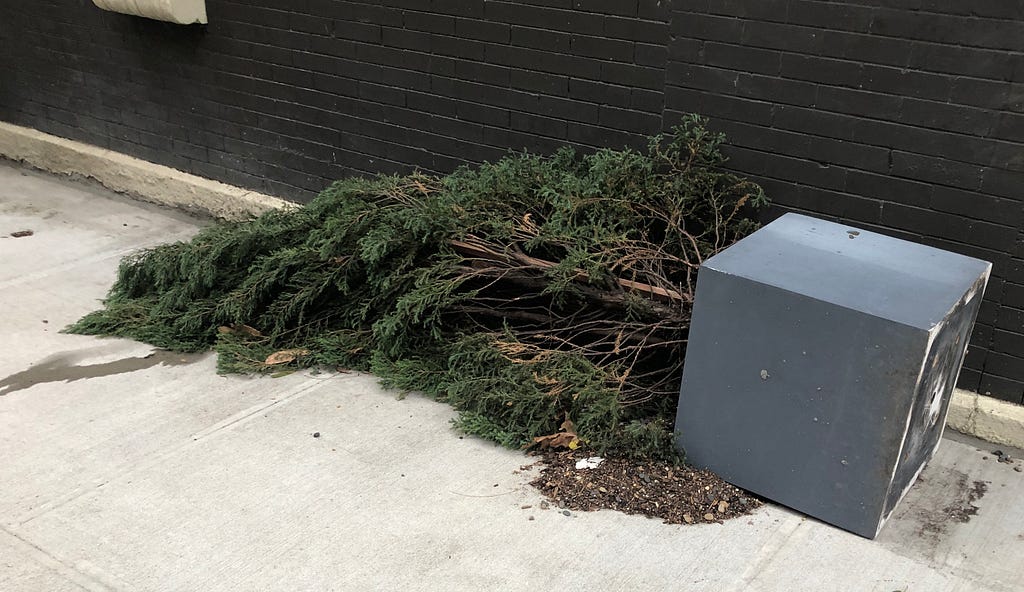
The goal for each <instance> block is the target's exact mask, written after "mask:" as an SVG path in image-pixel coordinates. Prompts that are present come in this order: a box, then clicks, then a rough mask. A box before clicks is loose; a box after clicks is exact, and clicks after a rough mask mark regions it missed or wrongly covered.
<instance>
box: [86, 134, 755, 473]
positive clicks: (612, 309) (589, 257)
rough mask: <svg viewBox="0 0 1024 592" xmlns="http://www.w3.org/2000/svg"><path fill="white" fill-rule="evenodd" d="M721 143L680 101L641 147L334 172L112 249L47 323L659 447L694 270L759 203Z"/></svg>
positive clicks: (599, 441) (499, 436)
mask: <svg viewBox="0 0 1024 592" xmlns="http://www.w3.org/2000/svg"><path fill="white" fill-rule="evenodd" d="M722 141H723V138H722V137H721V136H720V135H717V134H714V133H711V132H709V131H708V130H707V129H706V127H705V122H704V121H703V120H702V119H701V118H699V117H697V116H690V117H688V118H686V119H685V120H684V121H683V123H682V125H681V126H679V127H677V128H675V129H674V130H673V133H672V134H670V135H668V136H664V137H663V136H657V137H654V138H652V139H651V141H650V146H649V148H648V151H647V152H646V153H641V152H636V151H633V150H628V149H627V150H609V149H605V150H598V151H596V152H594V153H591V154H586V155H580V154H578V153H577V152H575V151H574V150H572V149H569V148H563V149H561V150H559V151H557V152H556V153H555V154H553V155H550V156H538V155H533V154H525V153H524V154H513V155H510V156H508V157H506V158H504V159H502V160H500V161H498V162H496V163H488V164H484V165H481V166H478V167H475V168H470V167H463V168H461V169H459V170H457V171H456V172H454V173H453V174H451V175H448V176H446V177H443V178H435V177H430V176H426V175H421V174H412V175H408V176H405V177H397V176H381V177H377V178H374V179H345V180H342V181H338V182H336V183H334V184H333V185H331V186H330V187H329V188H328V189H326V190H325V191H324V192H323V193H321V195H320V196H319V197H317V198H316V199H315V200H314V201H313V202H312V203H310V204H308V205H307V206H305V207H303V208H299V209H295V210H289V211H281V212H272V213H268V214H265V215H263V216H260V217H259V218H256V219H255V220H251V221H247V222H243V223H234V224H219V225H216V226H213V227H210V228H207V229H205V230H203V231H201V232H200V233H199V234H198V235H197V236H196V237H195V238H194V239H192V240H191V241H189V242H187V243H175V244H168V245H163V246H159V247H156V248H153V249H149V250H145V251H142V252H140V253H137V254H135V255H132V256H130V257H127V258H126V259H125V260H124V261H122V263H121V266H120V269H119V272H118V278H117V281H116V283H115V284H114V286H113V287H112V288H111V291H110V293H109V295H108V297H107V299H106V301H105V303H104V304H105V307H104V309H102V310H99V311H96V312H93V313H91V314H89V315H87V316H86V317H84V318H83V319H82V320H80V321H79V322H78V323H76V324H75V325H73V326H72V327H70V328H69V331H72V332H76V333H85V334H100V335H120V336H126V337H131V338H134V339H138V340H142V341H146V342H149V343H152V344H154V345H157V346H160V347H165V348H168V349H173V350H180V351H197V350H202V349H206V348H209V347H211V346H212V347H214V348H215V349H216V350H217V351H218V352H219V355H220V357H219V360H220V361H219V366H218V368H219V370H220V371H222V372H251V371H257V372H276V371H280V370H281V369H282V368H283V367H284V366H282V365H281V364H266V363H264V360H266V359H267V356H268V355H270V354H271V353H273V352H276V351H281V350H287V349H294V350H301V351H302V352H303V355H299V356H296V357H295V359H294V360H292V361H290V362H289V363H288V364H287V366H290V367H299V366H313V365H324V366H332V367H344V368H354V369H364V370H367V369H368V370H371V371H372V372H374V373H376V374H377V375H378V376H379V377H380V378H381V380H382V381H383V382H384V383H385V384H387V385H388V386H391V387H394V388H398V389H404V390H418V391H423V392H426V393H428V394H430V395H432V396H434V397H436V398H438V399H439V400H443V401H446V402H448V403H449V404H451V405H452V406H454V407H455V408H456V409H457V410H458V411H459V412H460V419H459V420H458V422H457V424H458V425H459V426H460V427H461V428H462V429H464V430H466V431H468V432H470V433H474V434H479V435H481V436H484V437H487V438H491V439H493V440H495V441H497V442H500V443H501V444H503V445H506V446H522V445H526V444H529V443H531V442H532V440H533V439H534V438H536V437H539V436H543V435H547V434H552V433H554V432H557V431H558V430H559V429H560V425H561V424H562V421H563V420H564V419H565V417H566V416H568V417H569V418H571V420H572V422H573V424H574V426H575V429H576V432H577V433H578V435H579V438H580V440H581V441H582V442H583V443H584V444H585V445H587V446H590V447H592V448H594V449H595V450H598V451H609V450H613V451H616V452H618V453H620V454H634V455H646V456H668V455H671V454H672V452H671V450H672V447H671V433H670V430H671V425H672V423H673V415H674V413H675V393H676V389H677V387H678V380H679V371H680V369H681V362H682V355H683V347H684V344H685V337H686V329H687V327H688V324H689V314H690V306H691V303H692V295H693V289H694V284H695V279H696V270H697V268H698V267H699V265H700V262H701V261H702V260H703V259H705V258H707V257H708V256H710V255H712V254H714V253H715V252H717V251H719V250H721V249H722V248H724V247H726V246H728V245H729V244H731V243H732V242H734V241H735V240H737V239H738V238H740V237H742V236H744V235H745V234H746V233H748V232H749V231H751V230H752V229H753V228H754V227H755V224H754V223H753V222H752V221H750V219H749V218H748V216H747V215H746V214H748V213H749V212H750V211H752V209H753V208H757V207H760V206H761V205H763V204H764V203H765V202H766V199H765V197H764V195H763V192H762V191H761V189H760V188H759V187H757V186H756V185H754V184H752V183H749V182H747V181H744V180H742V179H739V178H737V177H735V176H734V175H732V174H729V173H727V172H725V171H723V170H722V168H721V167H722V165H723V163H724V158H723V156H722V154H721V152H720V150H719V147H720V144H721V142H722Z"/></svg>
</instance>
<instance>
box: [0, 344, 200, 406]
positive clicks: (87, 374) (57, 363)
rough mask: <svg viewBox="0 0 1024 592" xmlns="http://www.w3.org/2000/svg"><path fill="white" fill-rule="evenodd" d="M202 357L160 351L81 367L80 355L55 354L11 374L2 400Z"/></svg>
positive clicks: (0, 389)
mask: <svg viewBox="0 0 1024 592" xmlns="http://www.w3.org/2000/svg"><path fill="white" fill-rule="evenodd" d="M200 355H201V354H180V353H175V352H171V351H166V350H157V351H154V352H153V353H151V354H149V355H146V356H142V357H132V358H123V359H120V360H114V361H112V362H104V363H101V364H89V365H85V366H78V365H76V364H75V362H77V361H78V360H79V359H80V358H81V356H82V354H81V352H66V353H60V354H55V355H52V356H50V357H48V358H44V359H43V360H41V361H40V362H38V363H36V364H33V365H32V366H30V367H29V368H28V369H26V370H22V371H21V372H17V373H15V374H11V375H10V376H8V377H7V378H4V379H3V380H0V397H2V396H4V395H8V394H10V393H13V392H15V391H20V390H24V389H27V388H29V387H32V386H35V385H37V384H42V383H44V382H73V381H75V380H82V379H85V378H98V377H100V376H113V375H115V374H125V373H128V372H135V371H137V370H145V369H146V368H152V367H153V366H159V365H163V366H180V365H182V364H190V363H192V362H194V361H196V360H198V359H199V357H200Z"/></svg>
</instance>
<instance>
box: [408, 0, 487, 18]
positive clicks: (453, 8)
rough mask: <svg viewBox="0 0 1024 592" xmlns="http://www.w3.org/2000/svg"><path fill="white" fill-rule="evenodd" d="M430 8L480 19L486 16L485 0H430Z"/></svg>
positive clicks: (444, 12)
mask: <svg viewBox="0 0 1024 592" xmlns="http://www.w3.org/2000/svg"><path fill="white" fill-rule="evenodd" d="M419 4H420V5H422V3H419ZM430 9H431V10H432V11H434V12H440V13H443V14H451V15H456V16H465V17H472V18H475V19H480V18H483V16H484V0H430Z"/></svg>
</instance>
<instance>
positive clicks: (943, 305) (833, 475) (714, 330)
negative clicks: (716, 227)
mask: <svg viewBox="0 0 1024 592" xmlns="http://www.w3.org/2000/svg"><path fill="white" fill-rule="evenodd" d="M990 270H991V264H990V263H988V262H985V261H981V260H978V259H973V258H970V257H965V256H962V255H958V254H954V253H949V252H946V251H942V250H939V249H934V248H931V247H926V246H922V245H918V244H914V243H911V242H907V241H902V240H898V239H895V238H890V237H887V236H883V235H880V234H876V233H872V232H867V231H864V230H859V229H856V228H853V227H849V226H845V225H840V224H834V223H831V222H827V221H823V220H817V219H814V218H810V217H807V216H802V215H797V214H787V215H785V216H783V217H782V218H780V219H778V220H776V221H775V222H773V223H771V224H769V225H767V226H765V227H764V228H762V229H761V230H759V231H757V232H755V233H754V234H752V235H750V236H749V237H747V238H745V239H743V240H741V241H740V242H738V243H737V244H735V245H733V246H732V247H730V248H728V249H726V250H725V251H723V252H721V253H719V254H718V255H716V256H714V257H712V258H710V259H708V260H707V261H705V262H704V264H703V265H702V267H701V271H700V275H699V279H698V283H697V290H696V298H695V304H694V310H693V321H692V325H691V328H690V335H689V344H688V347H687V353H686V361H685V366H684V370H683V379H682V388H681V392H680V399H679V414H678V417H677V420H676V430H677V432H678V433H679V437H678V440H677V445H678V446H680V447H681V448H683V449H685V451H686V454H687V459H688V460H689V461H690V462H692V463H693V464H695V465H696V466H699V467H704V468H709V469H711V470H713V471H715V472H716V473H718V474H719V475H721V476H722V477H723V478H724V479H726V480H727V481H729V482H731V483H733V484H734V485H737V486H739V487H743V488H745V489H748V490H750V491H753V492H755V493H758V494H760V495H763V496H765V497H767V498H769V499H771V500H773V501H776V502H778V503H781V504H783V505H786V506H789V507H791V508H794V509H796V510H799V511H801V512H804V513H806V514H809V515H811V516H814V517H815V518H819V519H821V520H823V521H825V522H828V523H831V524H834V525H836V526H839V527H841V528H844V529H846V530H849V531H852V532H854V533H857V534H859V535H862V536H865V537H869V538H873V537H875V536H876V535H877V534H878V532H879V531H880V530H881V528H882V525H883V524H884V523H885V521H886V519H887V518H888V517H889V516H890V515H891V514H892V512H893V510H894V509H895V507H896V505H897V503H898V502H899V500H900V499H902V497H903V495H904V494H905V493H906V492H907V490H908V489H909V488H910V486H911V485H912V484H913V482H914V480H915V479H916V478H917V475H918V474H919V473H920V471H921V469H922V468H923V467H924V465H925V464H926V463H927V462H928V460H929V459H930V458H931V456H932V454H933V453H934V451H935V449H936V447H937V446H938V442H939V439H940V437H941V435H942V430H943V426H944V425H945V417H946V411H947V409H948V406H949V401H950V397H951V394H952V391H953V387H954V385H955V384H956V378H957V375H958V374H959V371H960V366H961V364H962V362H963V357H964V354H965V352H966V349H967V341H968V338H969V337H970V333H971V328H972V326H973V324H974V320H975V318H976V317H977V314H978V308H979V305H980V304H981V300H982V295H983V293H984V290H985V285H986V283H987V281H988V277H989V273H990Z"/></svg>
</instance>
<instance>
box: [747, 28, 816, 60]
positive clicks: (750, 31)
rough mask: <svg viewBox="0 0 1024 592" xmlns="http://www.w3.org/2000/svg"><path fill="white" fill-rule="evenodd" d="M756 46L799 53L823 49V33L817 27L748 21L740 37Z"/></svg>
mask: <svg viewBox="0 0 1024 592" xmlns="http://www.w3.org/2000/svg"><path fill="white" fill-rule="evenodd" d="M740 39H741V41H742V42H743V43H745V44H748V45H752V46H754V47H766V48H770V49H781V50H785V51H792V52H798V53H818V52H819V51H821V47H822V39H823V35H822V32H821V29H819V28H816V27H800V26H794V25H788V24H782V23H769V22H765V21H746V22H745V23H744V26H743V35H742V37H741V38H740Z"/></svg>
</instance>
